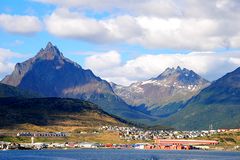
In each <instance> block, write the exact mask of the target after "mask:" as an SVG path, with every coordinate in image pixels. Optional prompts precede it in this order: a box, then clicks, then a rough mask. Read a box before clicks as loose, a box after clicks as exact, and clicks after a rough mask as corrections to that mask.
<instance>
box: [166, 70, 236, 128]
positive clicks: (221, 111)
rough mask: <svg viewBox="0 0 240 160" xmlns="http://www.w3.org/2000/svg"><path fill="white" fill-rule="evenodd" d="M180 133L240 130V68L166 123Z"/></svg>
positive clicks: (212, 86)
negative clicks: (184, 131)
mask: <svg viewBox="0 0 240 160" xmlns="http://www.w3.org/2000/svg"><path fill="white" fill-rule="evenodd" d="M163 124H165V125H170V126H173V127H175V128H178V129H208V128H209V125H211V124H212V125H213V127H214V128H239V127H240V68H238V69H236V70H235V71H233V72H231V73H228V74H226V75H225V76H223V77H222V78H220V79H218V80H217V81H215V82H213V83H212V84H211V85H210V86H209V87H207V88H206V89H204V90H202V91H201V92H200V93H199V94H198V95H197V96H195V97H193V98H192V99H191V100H190V101H188V102H187V104H186V105H185V107H184V108H183V109H182V110H181V111H179V112H177V113H176V114H175V115H173V116H170V117H169V118H166V119H164V120H163Z"/></svg>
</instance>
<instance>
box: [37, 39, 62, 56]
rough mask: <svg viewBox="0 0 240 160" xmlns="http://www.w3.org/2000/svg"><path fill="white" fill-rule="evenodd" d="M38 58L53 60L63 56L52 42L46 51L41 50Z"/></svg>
mask: <svg viewBox="0 0 240 160" xmlns="http://www.w3.org/2000/svg"><path fill="white" fill-rule="evenodd" d="M36 58H41V59H47V60H52V59H55V58H63V54H62V53H61V52H60V51H59V49H58V48H57V47H56V46H54V45H53V44H52V43H51V42H48V44H47V46H46V47H45V49H43V48H42V49H41V50H40V51H39V52H38V54H37V56H36Z"/></svg>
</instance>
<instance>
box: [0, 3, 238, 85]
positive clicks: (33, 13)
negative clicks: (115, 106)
mask: <svg viewBox="0 0 240 160" xmlns="http://www.w3.org/2000/svg"><path fill="white" fill-rule="evenodd" d="M49 41H50V42H52V43H53V44H54V45H56V46H57V47H58V48H59V50H60V51H61V52H62V53H63V54H64V56H65V57H67V58H69V59H71V60H73V61H75V62H77V63H79V64H80V65H81V66H82V67H83V68H84V69H91V70H92V71H93V72H94V74H95V75H97V76H100V77H101V78H103V79H106V80H108V81H111V82H115V83H117V84H122V85H129V84H131V83H133V82H136V81H142V80H147V79H149V78H152V77H156V76H158V75H159V74H160V73H161V72H163V71H164V70H165V69H166V68H167V67H177V66H180V67H185V68H187V69H191V70H193V71H195V72H196V73H198V74H199V75H201V76H202V77H203V78H206V79H207V80H210V81H214V80H216V79H218V78H220V77H221V76H223V75H225V74H226V73H228V72H231V71H233V70H234V69H236V68H237V67H240V1H239V0H211V1H210V0H201V1H199V0H67V1H66V0H11V1H9V0H1V1H0V79H2V78H4V77H5V76H6V75H7V74H10V73H11V72H12V71H13V69H14V66H15V64H16V63H18V62H23V61H25V60H27V59H28V58H30V57H33V56H34V55H36V54H37V52H38V51H39V50H40V49H41V48H44V47H45V46H46V44H47V43H48V42H49Z"/></svg>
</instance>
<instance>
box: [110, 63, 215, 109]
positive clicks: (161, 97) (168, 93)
mask: <svg viewBox="0 0 240 160" xmlns="http://www.w3.org/2000/svg"><path fill="white" fill-rule="evenodd" d="M209 84H210V83H209V82H208V81H207V80H205V79H203V78H201V77H200V76H199V75H198V74H196V73H195V72H193V71H192V70H188V69H186V68H183V69H181V68H180V67H177V68H167V69H166V70H165V71H164V72H163V73H162V74H160V75H159V76H158V77H156V78H151V79H149V80H146V81H141V82H137V83H133V84H131V85H130V86H127V87H125V86H120V85H116V84H113V83H111V86H112V88H113V90H114V92H115V93H116V94H117V95H118V96H120V97H121V98H122V99H124V100H125V101H126V102H127V103H128V104H130V105H133V106H140V105H144V106H146V107H148V108H149V109H153V108H155V107H159V106H160V107H162V106H165V105H168V104H170V103H176V102H183V101H186V100H188V99H190V98H191V97H192V96H194V95H196V94H197V93H198V92H199V91H200V90H201V89H203V88H205V87H206V86H208V85H209Z"/></svg>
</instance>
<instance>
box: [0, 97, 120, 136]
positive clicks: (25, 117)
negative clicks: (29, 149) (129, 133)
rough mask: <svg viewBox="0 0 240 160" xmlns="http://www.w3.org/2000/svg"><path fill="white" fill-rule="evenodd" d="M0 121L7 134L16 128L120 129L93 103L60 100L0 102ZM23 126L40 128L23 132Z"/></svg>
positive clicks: (34, 99) (115, 119)
mask: <svg viewBox="0 0 240 160" xmlns="http://www.w3.org/2000/svg"><path fill="white" fill-rule="evenodd" d="M0 117H1V121H0V129H1V128H2V129H6V128H8V129H10V130H13V129H17V128H19V129H23V130H24V129H28V130H29V129H30V130H32V129H33V130H50V131H66V132H70V131H75V130H79V129H80V130H84V128H94V127H97V126H101V125H123V123H122V122H124V121H123V120H121V119H119V118H116V117H112V116H110V115H109V114H107V113H106V112H104V111H102V110H101V109H99V108H98V107H97V106H96V105H94V104H93V103H90V102H86V101H81V100H75V99H61V98H33V99H23V98H1V99H0ZM120 121H122V122H120ZM23 124H32V125H35V126H39V127H40V128H33V127H27V128H24V127H23V126H24V125H23ZM25 126H26V125H25Z"/></svg>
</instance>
